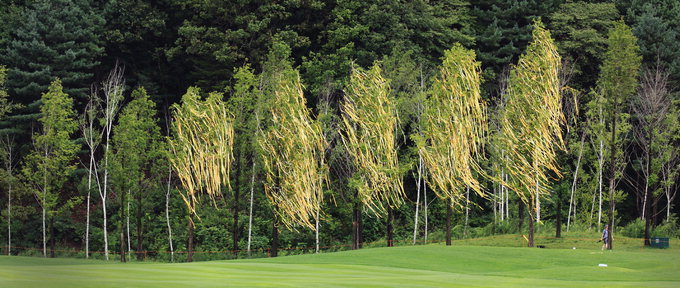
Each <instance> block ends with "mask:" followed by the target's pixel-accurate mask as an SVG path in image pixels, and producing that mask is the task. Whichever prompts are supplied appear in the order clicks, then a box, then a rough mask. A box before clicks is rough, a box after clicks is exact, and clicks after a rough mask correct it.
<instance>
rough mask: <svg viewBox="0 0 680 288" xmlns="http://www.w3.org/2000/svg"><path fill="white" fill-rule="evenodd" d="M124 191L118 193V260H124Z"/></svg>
mask: <svg viewBox="0 0 680 288" xmlns="http://www.w3.org/2000/svg"><path fill="white" fill-rule="evenodd" d="M125 195H126V194H125V193H124V192H121V193H120V250H119V252H120V262H125V222H124V221H125V205H124V204H125Z"/></svg>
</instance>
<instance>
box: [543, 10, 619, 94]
mask: <svg viewBox="0 0 680 288" xmlns="http://www.w3.org/2000/svg"><path fill="white" fill-rule="evenodd" d="M619 18H620V15H619V12H618V10H617V9H616V5H615V4H614V3H607V2H605V3H589V2H584V1H576V2H566V3H562V4H561V5H560V6H559V8H558V9H557V10H556V11H555V12H553V13H552V14H550V17H549V18H548V19H547V23H546V24H547V28H548V29H550V32H551V34H552V35H553V38H554V39H555V44H556V45H557V48H558V52H559V53H560V56H562V58H563V59H564V60H565V61H569V63H571V64H572V65H571V69H573V76H574V79H573V81H572V84H570V85H573V86H574V87H575V88H578V89H586V91H587V89H589V88H590V87H593V86H595V81H596V80H597V78H596V77H593V76H594V75H597V74H598V73H599V70H598V68H599V63H602V57H603V55H604V53H605V50H606V49H607V32H608V31H609V29H611V28H612V27H613V26H614V22H616V20H618V19H619Z"/></svg>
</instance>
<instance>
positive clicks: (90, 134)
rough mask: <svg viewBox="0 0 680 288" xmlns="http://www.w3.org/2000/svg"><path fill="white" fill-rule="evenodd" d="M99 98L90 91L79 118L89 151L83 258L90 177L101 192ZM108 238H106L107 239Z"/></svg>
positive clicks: (87, 233) (87, 244) (87, 239)
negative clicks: (96, 154) (98, 169)
mask: <svg viewBox="0 0 680 288" xmlns="http://www.w3.org/2000/svg"><path fill="white" fill-rule="evenodd" d="M99 102H100V99H99V98H98V97H97V91H96V90H95V91H92V92H91V93H90V99H89V101H88V103H87V105H86V106H85V111H83V115H82V117H81V120H80V130H81V131H82V133H83V139H84V140H85V145H87V149H88V150H89V151H88V152H90V153H89V154H90V155H89V156H90V157H89V163H88V167H87V200H86V202H85V205H86V207H87V208H86V209H87V212H86V216H85V217H86V219H85V258H90V198H91V197H90V196H91V194H92V177H93V176H94V177H95V184H96V185H97V191H98V192H99V193H100V194H101V193H102V190H101V185H100V183H99V175H98V173H97V160H96V159H95V152H96V151H97V148H98V147H99V144H101V137H102V133H103V132H104V130H103V129H101V127H98V126H97V124H96V122H97V120H99V119H100V117H101V113H102V108H101V103H99ZM107 240H108V239H107Z"/></svg>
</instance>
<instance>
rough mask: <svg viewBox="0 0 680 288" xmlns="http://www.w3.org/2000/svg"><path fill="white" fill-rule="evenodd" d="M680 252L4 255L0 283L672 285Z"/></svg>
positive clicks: (470, 249)
mask: <svg viewBox="0 0 680 288" xmlns="http://www.w3.org/2000/svg"><path fill="white" fill-rule="evenodd" d="M674 244H676V243H671V247H673V245H674ZM679 251H680V250H678V249H670V250H654V249H627V250H626V249H622V250H615V251H606V252H601V251H600V250H597V249H576V250H573V249H528V248H503V247H480V246H451V247H446V246H443V245H439V244H435V245H427V246H415V247H412V246H404V247H394V248H374V249H363V250H358V251H347V252H338V253H325V254H319V255H300V256H288V257H280V258H276V259H251V260H238V261H214V262H196V263H182V264H162V263H128V264H119V263H110V262H109V263H105V262H103V261H96V260H90V261H87V260H77V259H41V258H27V257H6V256H2V257H0V287H73V286H90V287H139V286H148V287H168V286H195V287H206V286H248V287H253V286H277V287H280V286H305V287H318V286H336V287H346V286H383V287H397V286H407V287H414V286H421V287H435V286H465V287H474V286H488V287H499V286H504V287H507V286H527V285H529V286H557V287H574V286H598V287H602V286H638V287H640V286H644V287H653V286H659V287H672V286H675V287H678V286H680V273H678V271H680V270H679V269H680V261H678V256H680V253H679ZM600 263H606V264H608V265H609V267H606V268H602V267H598V264H600Z"/></svg>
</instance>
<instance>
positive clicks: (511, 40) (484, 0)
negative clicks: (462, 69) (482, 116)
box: [471, 0, 560, 95]
mask: <svg viewBox="0 0 680 288" xmlns="http://www.w3.org/2000/svg"><path fill="white" fill-rule="evenodd" d="M559 2H560V1H557V0H547V1H541V0H479V1H471V4H472V15H473V16H474V17H475V24H474V29H475V36H476V39H475V40H476V42H477V51H476V52H477V55H478V56H477V57H478V59H479V60H480V61H481V62H482V69H483V78H484V79H485V80H486V82H485V84H483V86H484V87H483V89H482V90H483V93H486V94H487V95H495V94H496V93H495V92H494V91H495V89H497V84H498V81H497V78H498V76H499V75H500V74H501V73H502V72H503V71H504V69H507V68H508V65H510V64H511V63H515V62H517V59H518V58H519V55H520V54H521V53H522V52H523V51H524V49H525V48H526V47H527V44H528V43H529V40H531V31H532V26H531V24H532V23H533V20H534V19H535V18H538V17H546V16H548V15H549V14H550V13H552V12H553V11H554V10H555V8H557V5H558V4H559Z"/></svg>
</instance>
